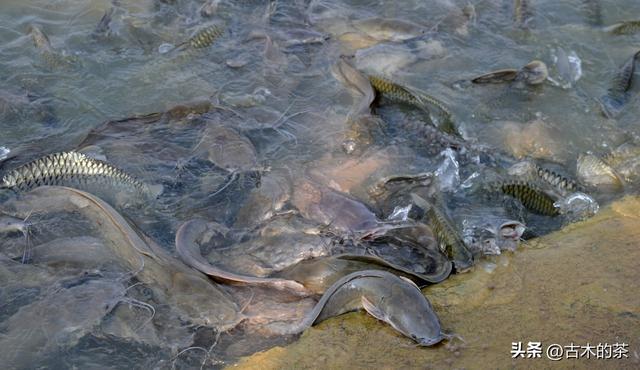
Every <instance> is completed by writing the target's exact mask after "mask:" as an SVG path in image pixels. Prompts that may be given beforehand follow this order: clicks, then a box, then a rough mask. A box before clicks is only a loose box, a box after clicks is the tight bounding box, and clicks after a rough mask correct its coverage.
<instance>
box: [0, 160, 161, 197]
mask: <svg viewBox="0 0 640 370" xmlns="http://www.w3.org/2000/svg"><path fill="white" fill-rule="evenodd" d="M92 179H96V180H98V179H101V180H108V181H109V182H113V183H119V184H125V185H128V186H132V187H133V188H135V189H136V190H139V191H141V192H142V193H147V192H149V190H150V189H149V188H148V187H147V185H146V184H144V183H143V182H141V181H140V180H138V179H136V178H134V177H133V176H131V175H129V174H128V173H126V172H124V171H123V170H121V169H119V168H117V167H114V166H112V165H110V164H108V163H106V162H103V161H99V160H97V159H93V158H91V157H88V156H86V155H84V154H82V153H78V152H62V153H54V154H49V155H47V156H44V157H42V158H39V159H36V160H34V161H32V162H29V163H27V164H25V165H22V166H20V167H18V168H16V169H14V170H12V171H9V172H8V173H6V174H5V175H4V177H3V178H2V182H1V183H0V188H9V189H16V190H20V191H26V190H30V189H33V188H36V187H39V186H46V185H60V184H67V183H69V182H74V181H80V182H82V181H83V180H92Z"/></svg>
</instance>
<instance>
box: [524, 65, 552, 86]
mask: <svg viewBox="0 0 640 370" xmlns="http://www.w3.org/2000/svg"><path fill="white" fill-rule="evenodd" d="M521 73H522V76H523V77H524V80H525V81H526V82H527V83H528V84H529V85H539V84H541V83H543V82H544V81H545V80H546V79H547V77H549V70H548V69H547V65H546V64H544V62H541V61H539V60H534V61H531V62H529V63H528V64H527V65H525V66H524V67H522V71H521Z"/></svg>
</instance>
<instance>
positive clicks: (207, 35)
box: [184, 25, 224, 49]
mask: <svg viewBox="0 0 640 370" xmlns="http://www.w3.org/2000/svg"><path fill="white" fill-rule="evenodd" d="M222 34H224V29H223V28H222V27H220V26H218V25H213V26H209V27H206V28H204V29H202V30H200V31H198V32H197V33H196V34H195V35H193V36H192V37H191V38H190V39H189V40H187V41H186V42H185V43H184V44H187V45H189V46H190V47H192V48H194V49H204V48H207V47H209V46H211V45H213V43H214V42H215V41H216V40H217V39H218V38H219V37H220V36H222Z"/></svg>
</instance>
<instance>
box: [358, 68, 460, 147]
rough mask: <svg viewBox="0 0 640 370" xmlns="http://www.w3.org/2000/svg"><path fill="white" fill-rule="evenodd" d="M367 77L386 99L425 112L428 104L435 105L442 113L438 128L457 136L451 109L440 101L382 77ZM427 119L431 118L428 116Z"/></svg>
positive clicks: (427, 110)
mask: <svg viewBox="0 0 640 370" xmlns="http://www.w3.org/2000/svg"><path fill="white" fill-rule="evenodd" d="M368 77H369V82H370V83H371V86H372V87H373V89H374V90H375V91H376V92H377V93H378V94H381V95H382V96H384V97H385V98H386V99H389V100H391V101H395V102H399V103H405V104H409V105H413V106H415V107H417V108H419V109H421V110H423V111H425V112H426V113H427V114H429V112H430V110H429V107H428V105H431V106H433V107H436V108H437V109H438V110H439V111H440V112H441V113H442V116H444V120H443V122H441V124H440V125H439V127H438V128H439V129H440V130H442V131H444V132H446V133H449V134H454V135H457V136H459V133H458V131H457V129H456V127H455V124H454V123H453V121H452V115H451V111H450V110H449V108H447V106H446V105H445V104H444V103H443V102H442V101H440V100H438V99H436V98H434V97H433V96H431V95H428V94H426V93H423V92H421V91H412V90H410V89H408V88H405V87H403V86H401V85H399V84H397V83H395V82H392V81H390V80H388V79H386V78H384V77H380V76H368ZM429 120H431V118H430V117H429Z"/></svg>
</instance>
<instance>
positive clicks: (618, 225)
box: [231, 197, 640, 370]
mask: <svg viewBox="0 0 640 370" xmlns="http://www.w3.org/2000/svg"><path fill="white" fill-rule="evenodd" d="M639 263H640V197H627V198H625V199H623V200H621V201H618V202H616V203H614V204H612V205H611V206H609V207H606V208H604V209H602V210H601V212H600V213H599V214H598V215H597V216H596V217H594V218H592V219H590V220H587V221H585V222H582V223H577V224H573V225H571V226H569V227H567V228H565V229H563V230H561V231H559V232H556V233H553V234H550V235H548V236H545V237H543V238H540V239H538V240H534V241H531V242H529V243H525V244H524V245H523V246H522V247H520V248H519V249H518V251H517V252H516V253H514V254H510V255H503V256H500V257H499V258H496V259H495V260H492V261H487V260H485V261H483V262H481V263H480V264H478V266H476V268H475V269H474V271H472V272H469V273H466V274H462V275H456V276H452V277H451V278H449V279H448V280H447V281H445V282H444V283H441V284H438V285H435V286H432V287H428V288H426V289H424V290H423V292H424V293H425V294H426V295H427V297H429V299H430V300H431V302H432V303H433V305H434V308H435V310H436V312H437V313H438V315H439V317H440V320H441V323H442V326H443V328H444V329H445V330H446V331H448V332H452V333H455V334H457V335H459V336H460V337H462V338H463V339H464V341H465V343H462V342H461V341H460V340H456V339H454V340H453V341H451V342H448V343H447V342H445V343H443V344H440V345H438V346H436V347H433V348H421V347H416V346H415V345H414V344H413V342H412V341H411V340H409V339H407V338H405V337H403V336H401V335H400V334H398V333H396V332H395V331H394V330H393V329H392V328H391V327H389V326H388V325H385V324H383V323H381V322H379V321H377V320H376V319H374V318H372V317H370V316H368V315H367V314H365V313H363V312H357V313H351V314H347V315H342V316H340V317H337V318H333V319H331V320H327V321H325V322H323V323H321V324H319V325H317V326H315V327H313V328H311V329H309V330H307V331H306V332H305V333H304V334H303V335H302V336H301V337H300V339H299V340H297V341H296V342H294V343H292V344H290V345H288V346H287V347H284V348H282V347H276V348H272V349H270V350H267V351H265V352H261V353H257V354H254V355H253V356H250V357H247V358H243V359H241V360H240V361H239V363H237V364H234V365H232V366H231V367H234V368H240V369H260V370H264V369H282V368H285V369H304V368H331V369H337V368H349V369H356V368H376V369H391V368H420V369H431V368H433V369H441V368H455V369H488V368H491V369H505V368H544V369H548V368H554V369H555V368H576V369H582V368H594V369H595V368H597V369H638V368H640V268H639V266H638V264H639ZM519 341H520V342H523V346H524V348H526V346H527V343H528V342H530V341H531V342H542V346H543V349H546V348H547V346H548V345H550V344H560V345H562V346H567V345H570V344H572V343H573V344H575V345H578V346H584V345H586V344H587V343H590V344H592V345H597V344H598V343H608V344H614V343H627V344H629V347H628V353H627V355H628V358H623V359H608V360H605V359H595V358H591V359H586V358H581V359H567V358H566V357H565V358H564V359H562V360H560V361H555V362H554V361H550V360H548V359H547V358H546V356H545V354H544V353H543V354H542V358H540V359H526V358H524V359H523V358H516V359H513V358H512V357H511V345H512V342H519Z"/></svg>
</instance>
